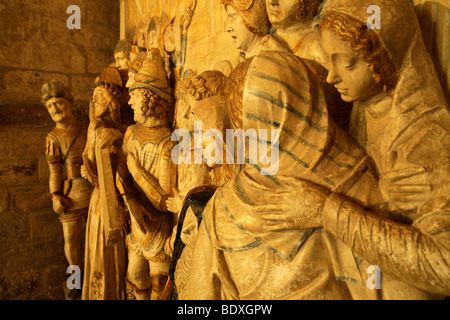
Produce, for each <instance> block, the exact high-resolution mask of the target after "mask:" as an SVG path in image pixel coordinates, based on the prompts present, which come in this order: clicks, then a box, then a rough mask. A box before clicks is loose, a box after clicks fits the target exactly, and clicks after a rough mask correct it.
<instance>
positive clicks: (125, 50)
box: [114, 40, 131, 70]
mask: <svg viewBox="0 0 450 320" xmlns="http://www.w3.org/2000/svg"><path fill="white" fill-rule="evenodd" d="M114 60H116V64H115V67H116V68H118V69H119V70H128V68H129V66H130V61H131V42H129V41H128V40H120V41H119V42H118V43H117V45H116V47H115V49H114Z"/></svg>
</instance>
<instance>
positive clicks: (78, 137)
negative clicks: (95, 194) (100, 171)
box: [41, 81, 92, 300]
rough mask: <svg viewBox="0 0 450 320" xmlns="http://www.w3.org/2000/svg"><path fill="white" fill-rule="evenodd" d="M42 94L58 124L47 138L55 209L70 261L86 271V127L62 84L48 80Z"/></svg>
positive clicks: (77, 292)
mask: <svg viewBox="0 0 450 320" xmlns="http://www.w3.org/2000/svg"><path fill="white" fill-rule="evenodd" d="M41 94H42V100H41V101H42V103H43V104H44V105H45V107H46V108H47V111H48V113H49V114H50V116H51V117H52V120H53V121H54V122H55V124H56V126H55V128H54V129H53V130H52V131H51V132H50V133H49V134H48V135H47V138H46V141H45V155H46V159H47V162H48V167H49V171H50V176H49V189H50V194H51V197H52V204H53V210H54V211H55V212H56V213H57V214H58V215H59V220H60V221H61V223H62V227H63V234H64V253H65V255H66V259H67V262H68V263H69V265H71V266H72V265H74V266H78V267H79V268H80V269H81V270H83V265H82V248H81V239H80V236H81V234H80V232H81V226H82V222H83V218H84V217H86V215H87V211H88V206H89V198H90V196H91V193H92V186H91V185H90V183H89V182H88V181H86V180H85V179H83V178H82V176H81V171H80V167H81V165H82V164H83V158H82V153H83V150H84V146H85V144H86V133H87V128H86V127H85V126H84V125H83V124H81V123H80V122H78V121H77V119H76V118H75V117H74V114H73V105H72V103H73V98H72V96H71V94H70V92H69V89H68V88H67V87H66V86H65V85H64V84H63V83H61V82H59V81H52V82H49V83H46V84H44V85H43V86H42V90H41ZM80 296H81V290H79V289H76V288H74V289H71V290H70V291H69V293H68V294H67V296H66V299H68V300H74V299H78V298H79V297H80Z"/></svg>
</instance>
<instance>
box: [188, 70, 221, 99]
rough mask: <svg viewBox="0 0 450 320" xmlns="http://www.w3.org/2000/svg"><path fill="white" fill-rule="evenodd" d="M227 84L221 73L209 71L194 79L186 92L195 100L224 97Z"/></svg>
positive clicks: (189, 82) (190, 81)
mask: <svg viewBox="0 0 450 320" xmlns="http://www.w3.org/2000/svg"><path fill="white" fill-rule="evenodd" d="M225 83H226V76H225V75H224V74H223V73H222V72H221V71H218V70H207V71H204V72H202V73H201V74H199V75H195V76H194V77H192V78H191V79H190V80H189V81H188V83H187V85H186V90H187V92H188V93H189V94H190V95H191V96H193V97H194V99H195V100H201V99H204V98H207V97H211V96H224V95H225V91H224V90H225Z"/></svg>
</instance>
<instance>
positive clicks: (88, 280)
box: [82, 72, 128, 300]
mask: <svg viewBox="0 0 450 320" xmlns="http://www.w3.org/2000/svg"><path fill="white" fill-rule="evenodd" d="M111 75H112V74H111V73H107V72H104V73H102V75H101V76H100V79H99V80H100V81H99V82H98V83H96V87H95V89H94V91H93V94H92V101H91V110H90V124H89V128H88V139H87V143H86V147H85V151H84V153H83V161H84V167H85V170H86V175H87V178H88V179H89V181H90V182H91V183H92V184H93V185H94V186H95V188H94V191H93V192H92V197H91V201H90V206H89V213H88V220H87V223H86V243H85V245H86V249H85V277H84V282H83V294H82V299H83V300H123V299H125V282H124V278H125V268H126V249H125V239H124V230H122V228H121V227H122V225H124V226H125V224H126V223H125V221H126V218H125V216H126V215H125V208H124V205H123V203H122V201H121V198H120V192H119V191H118V190H117V188H116V185H115V183H116V181H117V175H118V176H123V177H127V176H128V171H127V168H126V160H125V159H124V157H123V155H122V152H121V144H122V138H123V132H124V131H125V127H124V125H123V124H122V118H121V106H122V104H123V99H124V98H123V94H122V89H121V88H120V87H119V86H117V85H116V84H114V83H112V82H114V77H112V76H111ZM106 81H108V82H106ZM105 150H106V151H105ZM108 171H109V173H110V175H109V176H108V175H106V173H107V172H108ZM107 179H109V180H107ZM105 181H108V182H109V183H106V184H105ZM105 197H106V198H108V197H109V199H111V200H113V201H114V203H115V207H111V208H110V207H109V205H110V203H108V201H105V199H104V198H105ZM110 214H111V215H114V216H111V215H110ZM110 231H111V232H110Z"/></svg>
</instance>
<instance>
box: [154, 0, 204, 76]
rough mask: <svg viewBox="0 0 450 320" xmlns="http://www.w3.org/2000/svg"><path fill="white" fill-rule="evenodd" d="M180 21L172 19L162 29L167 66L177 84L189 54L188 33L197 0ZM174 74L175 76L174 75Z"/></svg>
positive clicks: (169, 74) (194, 0) (169, 73)
mask: <svg viewBox="0 0 450 320" xmlns="http://www.w3.org/2000/svg"><path fill="white" fill-rule="evenodd" d="M191 2H192V3H191V4H190V5H188V7H187V8H186V10H185V11H184V14H183V15H182V16H181V18H180V19H176V18H174V19H172V20H171V21H170V22H168V23H167V24H166V25H165V26H163V28H162V36H163V41H164V50H165V57H166V59H165V60H166V61H165V65H166V71H167V73H168V77H169V79H170V78H172V82H173V83H176V82H177V81H178V80H179V79H180V76H181V75H182V74H183V72H184V65H185V62H186V52H187V31H188V28H189V26H190V24H191V21H192V16H193V14H194V10H195V7H196V5H197V0H191ZM172 72H173V74H172Z"/></svg>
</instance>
